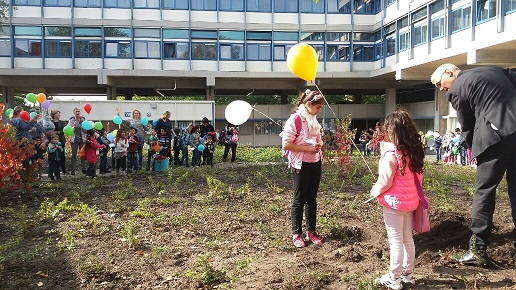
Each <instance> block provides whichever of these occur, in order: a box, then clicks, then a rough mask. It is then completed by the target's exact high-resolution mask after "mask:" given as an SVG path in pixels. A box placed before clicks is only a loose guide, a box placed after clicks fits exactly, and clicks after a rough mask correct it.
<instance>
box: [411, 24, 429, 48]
mask: <svg viewBox="0 0 516 290" xmlns="http://www.w3.org/2000/svg"><path fill="white" fill-rule="evenodd" d="M416 25H417V26H414V46H416V45H419V44H423V43H426V38H427V34H426V32H427V25H426V21H425V22H420V23H419V24H416Z"/></svg>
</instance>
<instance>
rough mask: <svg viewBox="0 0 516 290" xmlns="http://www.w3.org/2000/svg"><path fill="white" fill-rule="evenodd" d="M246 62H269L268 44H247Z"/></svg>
mask: <svg viewBox="0 0 516 290" xmlns="http://www.w3.org/2000/svg"><path fill="white" fill-rule="evenodd" d="M247 60H271V45H270V44H268V43H248V44H247Z"/></svg>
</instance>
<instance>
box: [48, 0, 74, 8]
mask: <svg viewBox="0 0 516 290" xmlns="http://www.w3.org/2000/svg"><path fill="white" fill-rule="evenodd" d="M43 6H50V7H70V6H72V1H71V0H43Z"/></svg>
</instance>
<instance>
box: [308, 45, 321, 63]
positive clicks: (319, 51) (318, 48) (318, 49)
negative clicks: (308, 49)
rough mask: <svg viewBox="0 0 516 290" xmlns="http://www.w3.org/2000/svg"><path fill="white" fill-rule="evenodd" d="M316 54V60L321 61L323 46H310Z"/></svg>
mask: <svg viewBox="0 0 516 290" xmlns="http://www.w3.org/2000/svg"><path fill="white" fill-rule="evenodd" d="M310 45H311V46H312V47H313V48H314V50H315V53H316V54H317V59H319V60H323V59H324V46H323V45H321V44H310Z"/></svg>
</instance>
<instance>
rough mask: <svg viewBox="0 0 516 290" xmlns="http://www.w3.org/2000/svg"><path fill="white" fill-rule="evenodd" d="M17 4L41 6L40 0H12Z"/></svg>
mask: <svg viewBox="0 0 516 290" xmlns="http://www.w3.org/2000/svg"><path fill="white" fill-rule="evenodd" d="M13 2H14V5H17V6H41V0H14V1H13Z"/></svg>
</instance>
